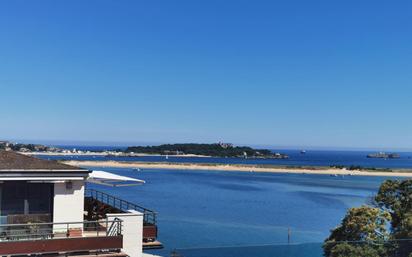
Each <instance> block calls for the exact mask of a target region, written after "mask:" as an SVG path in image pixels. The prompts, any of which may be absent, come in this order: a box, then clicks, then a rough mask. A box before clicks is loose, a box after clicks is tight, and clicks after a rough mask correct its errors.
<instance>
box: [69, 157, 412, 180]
mask: <svg viewBox="0 0 412 257" xmlns="http://www.w3.org/2000/svg"><path fill="white" fill-rule="evenodd" d="M64 163H66V164H69V165H73V166H97V167H113V168H139V169H176V170H218V171H243V172H268V173H293V174H322V175H349V176H352V175H353V176H387V177H410V178H412V170H395V171H392V172H390V171H373V170H371V171H367V170H363V171H356V170H355V171H354V170H345V169H334V168H328V167H313V168H311V167H305V168H292V167H275V166H269V167H263V166H255V165H237V164H230V165H229V164H202V163H160V162H117V161H65V162H64Z"/></svg>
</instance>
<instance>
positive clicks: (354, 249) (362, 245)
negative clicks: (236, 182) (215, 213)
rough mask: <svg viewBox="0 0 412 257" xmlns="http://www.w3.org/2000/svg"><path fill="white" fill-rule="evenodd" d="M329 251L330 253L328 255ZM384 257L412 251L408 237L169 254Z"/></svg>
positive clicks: (188, 256)
mask: <svg viewBox="0 0 412 257" xmlns="http://www.w3.org/2000/svg"><path fill="white" fill-rule="evenodd" d="M332 252H333V254H331V253H332ZM350 253H352V255H350V256H361V253H364V254H365V255H362V256H366V255H367V254H366V253H368V254H370V255H367V256H388V257H408V256H410V254H411V253H412V238H405V239H395V240H383V241H337V242H331V243H330V245H329V246H328V245H327V244H324V243H301V244H266V245H244V246H241V245H238V246H216V247H203V248H180V249H174V250H172V251H171V252H170V255H169V256H170V257H211V256H219V257H250V256H253V257H273V256H276V257H302V256H305V257H324V256H349V254H350Z"/></svg>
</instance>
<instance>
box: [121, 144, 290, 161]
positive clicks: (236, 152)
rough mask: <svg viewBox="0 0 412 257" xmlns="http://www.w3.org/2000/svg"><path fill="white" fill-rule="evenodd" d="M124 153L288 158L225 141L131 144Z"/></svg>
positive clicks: (266, 150)
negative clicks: (212, 142)
mask: <svg viewBox="0 0 412 257" xmlns="http://www.w3.org/2000/svg"><path fill="white" fill-rule="evenodd" d="M125 152H126V153H144V154H164V155H167V154H169V155H184V154H193V155H203V156H213V157H242V158H245V157H247V158H279V159H282V158H288V156H287V155H285V154H280V153H273V152H272V151H270V150H268V149H253V148H251V147H248V146H234V145H232V144H227V143H217V144H163V145H158V146H131V147H128V148H127V149H126V150H125Z"/></svg>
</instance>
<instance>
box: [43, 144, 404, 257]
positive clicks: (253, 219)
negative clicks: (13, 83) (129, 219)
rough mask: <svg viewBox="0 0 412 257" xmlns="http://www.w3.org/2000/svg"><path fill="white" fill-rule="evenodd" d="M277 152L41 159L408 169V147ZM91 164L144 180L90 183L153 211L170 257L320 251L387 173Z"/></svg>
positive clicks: (313, 255) (312, 256)
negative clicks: (394, 151) (384, 155)
mask: <svg viewBox="0 0 412 257" xmlns="http://www.w3.org/2000/svg"><path fill="white" fill-rule="evenodd" d="M78 149H79V148H78ZM83 150H89V149H87V148H84V149H83ZM93 150H97V149H93ZM281 152H283V153H286V154H288V155H289V156H290V158H289V159H287V160H275V159H238V158H182V157H169V158H168V159H166V158H165V157H164V156H145V157H102V156H64V157H62V156H41V157H42V158H45V159H68V160H73V159H74V160H95V161H98V160H116V161H148V162H159V161H160V162H195V163H225V164H230V163H240V164H242V163H243V164H273V165H288V166H289V165H290V166H330V165H345V166H350V165H360V166H363V167H379V168H412V159H411V156H412V154H411V153H402V154H401V158H400V159H391V160H384V159H368V158H366V155H367V154H368V153H370V152H359V151H356V152H354V151H308V152H307V153H306V154H300V152H299V151H291V150H289V151H281ZM89 168H93V167H89ZM94 169H99V170H106V171H109V172H113V173H117V174H122V175H125V176H130V177H135V178H139V179H143V180H145V181H146V182H147V183H146V184H145V185H142V186H137V187H127V188H109V187H104V186H98V185H89V186H90V187H93V188H97V189H99V190H102V191H105V192H107V193H110V194H113V195H116V196H118V197H120V198H123V199H126V200H129V201H131V202H134V203H137V204H139V205H142V206H144V207H146V208H149V209H153V210H155V211H157V212H158V225H159V240H160V241H161V242H162V243H163V244H164V246H165V249H164V250H161V251H155V253H157V254H162V255H163V256H169V254H170V251H171V250H173V249H176V248H177V249H180V250H178V251H179V253H181V254H183V256H185V257H208V256H213V257H220V256H221V257H232V256H233V257H234V256H236V257H246V256H248V257H249V256H256V257H260V256H262V257H268V256H277V257H301V256H302V257H303V256H304V257H321V256H322V250H321V242H322V241H323V240H324V239H325V238H326V237H327V236H328V234H329V231H330V229H332V228H334V227H336V226H337V225H338V224H339V223H340V221H341V219H342V218H343V216H344V215H345V213H346V211H347V209H348V208H350V207H354V206H360V205H362V204H365V203H368V202H370V199H371V198H372V196H373V195H374V194H375V193H376V192H377V190H378V188H379V185H380V184H381V183H382V182H383V181H384V180H385V179H386V178H384V177H358V176H344V177H342V176H338V177H334V176H328V175H304V174H267V173H248V172H220V171H195V170H193V171H191V170H185V171H182V170H156V169H143V170H141V171H134V170H132V169H121V168H102V167H94ZM288 229H290V230H291V239H292V240H291V241H292V243H294V244H298V245H290V246H285V244H287V242H288ZM253 245H271V246H253ZM272 245H280V246H272ZM227 246H233V247H227ZM249 246H252V247H249ZM221 247H223V248H221Z"/></svg>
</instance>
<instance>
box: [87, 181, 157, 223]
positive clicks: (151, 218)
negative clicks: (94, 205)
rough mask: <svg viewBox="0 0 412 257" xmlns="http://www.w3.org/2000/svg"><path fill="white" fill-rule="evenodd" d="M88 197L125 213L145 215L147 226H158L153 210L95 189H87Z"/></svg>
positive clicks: (144, 219)
mask: <svg viewBox="0 0 412 257" xmlns="http://www.w3.org/2000/svg"><path fill="white" fill-rule="evenodd" d="M86 197H90V198H91V199H93V200H97V201H99V202H101V203H104V204H107V205H110V206H112V207H114V208H116V209H118V210H120V211H123V212H127V211H129V210H135V211H138V212H140V213H143V221H144V224H145V225H156V212H154V211H152V210H149V209H146V208H144V207H141V206H139V205H137V204H134V203H131V202H128V201H125V200H122V199H120V198H117V197H115V196H112V195H109V194H106V193H103V192H100V191H97V190H94V189H86Z"/></svg>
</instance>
